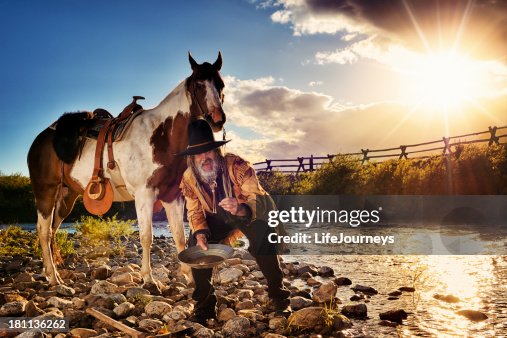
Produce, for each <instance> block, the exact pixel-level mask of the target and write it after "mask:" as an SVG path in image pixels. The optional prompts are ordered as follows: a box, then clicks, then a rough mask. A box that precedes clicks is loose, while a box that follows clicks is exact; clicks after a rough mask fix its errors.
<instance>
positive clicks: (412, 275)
mask: <svg viewBox="0 0 507 338" xmlns="http://www.w3.org/2000/svg"><path fill="white" fill-rule="evenodd" d="M165 224H166V223H164V222H157V223H155V224H154V235H155V236H166V237H170V233H169V231H168V229H167V227H166V225H165ZM22 227H23V228H24V229H26V230H34V229H35V225H34V224H23V225H22ZM62 228H63V229H64V230H67V231H69V232H73V231H74V230H73V224H63V225H62ZM186 228H187V227H186ZM186 230H187V233H188V229H186ZM414 232H417V229H414ZM463 235H464V234H463V233H462V232H456V234H455V236H456V238H458V237H461V238H462V237H463ZM491 243H494V244H495V245H491ZM481 245H483V246H484V247H487V248H490V250H488V251H493V250H494V249H495V248H498V245H505V243H503V242H502V243H500V244H499V243H498V241H495V240H489V241H488V239H487V238H484V237H482V242H481ZM309 253H312V252H311V251H310V252H309ZM489 253H493V252H489ZM283 259H284V261H286V262H294V261H297V262H305V263H310V264H315V265H317V266H323V265H327V266H329V267H332V268H333V269H334V271H335V275H336V276H337V277H340V276H343V277H348V278H350V279H351V280H352V284H353V285H355V284H361V285H367V286H371V287H374V288H375V289H377V290H378V292H379V294H377V295H374V296H372V297H371V298H370V299H369V302H368V303H367V304H366V305H367V307H368V319H366V320H353V322H354V326H353V328H352V329H350V330H349V332H350V333H351V334H352V336H354V337H365V336H369V337H414V336H415V337H507V255H493V254H489V255H336V254H335V255H333V254H319V255H284V256H283ZM293 283H294V284H295V285H297V286H300V287H302V288H306V287H308V286H307V285H306V283H305V282H304V281H303V280H300V279H296V280H294V281H293ZM403 286H409V287H414V288H415V292H403V293H402V295H401V296H399V299H397V300H388V299H387V298H388V295H387V294H388V293H390V292H392V291H395V290H397V289H398V288H399V287H403ZM353 294H354V292H353V291H352V290H351V289H350V287H348V286H341V287H339V288H338V294H337V297H338V298H340V299H341V301H342V302H343V303H344V304H347V303H352V302H350V301H349V298H350V297H351V296H352V295H353ZM435 294H442V295H453V296H456V297H458V298H459V302H457V303H446V302H444V301H440V300H437V299H435V298H434V295H435ZM389 309H404V310H405V311H406V312H408V313H409V316H408V319H407V320H405V321H404V324H403V325H401V326H398V328H391V327H384V326H380V325H378V322H379V313H380V312H384V311H387V310H389ZM459 310H478V311H481V312H483V313H484V314H486V315H487V316H488V319H487V320H484V321H481V322H473V321H470V320H469V319H467V318H465V317H463V316H461V315H459V314H457V311H459Z"/></svg>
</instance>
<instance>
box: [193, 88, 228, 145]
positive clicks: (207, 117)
mask: <svg viewBox="0 0 507 338" xmlns="http://www.w3.org/2000/svg"><path fill="white" fill-rule="evenodd" d="M196 91H197V88H196V85H195V83H194V81H192V82H191V86H190V96H191V98H192V101H195V102H197V106H198V107H199V110H200V112H201V115H202V116H204V119H205V120H208V119H211V120H212V121H213V116H211V114H210V113H209V112H208V114H206V113H205V110H204V109H203V108H202V105H201V101H200V100H199V99H198V98H197V94H196ZM222 131H223V134H222V138H223V140H224V141H225V137H226V134H227V133H226V131H225V126H222Z"/></svg>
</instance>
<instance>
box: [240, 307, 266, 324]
mask: <svg viewBox="0 0 507 338" xmlns="http://www.w3.org/2000/svg"><path fill="white" fill-rule="evenodd" d="M238 316H242V317H245V318H247V319H250V320H251V321H252V322H254V323H255V322H260V321H263V320H265V317H264V316H263V314H262V312H261V311H260V310H259V309H247V310H239V311H238Z"/></svg>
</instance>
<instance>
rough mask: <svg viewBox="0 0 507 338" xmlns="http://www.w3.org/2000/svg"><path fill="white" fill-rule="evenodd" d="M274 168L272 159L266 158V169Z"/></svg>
mask: <svg viewBox="0 0 507 338" xmlns="http://www.w3.org/2000/svg"><path fill="white" fill-rule="evenodd" d="M271 170H273V167H272V166H271V160H268V159H266V171H271Z"/></svg>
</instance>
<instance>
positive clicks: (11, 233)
mask: <svg viewBox="0 0 507 338" xmlns="http://www.w3.org/2000/svg"><path fill="white" fill-rule="evenodd" d="M56 244H57V246H58V248H59V249H60V255H62V257H63V258H65V257H67V256H69V255H71V254H74V253H75V252H76V251H75V249H74V242H73V241H72V239H70V238H69V234H68V233H67V232H66V231H64V230H60V231H57V233H56ZM0 256H33V257H37V258H40V257H42V250H41V248H40V245H39V239H38V237H37V233H34V232H28V231H25V230H23V229H22V228H21V227H20V226H17V225H10V226H9V227H7V228H6V229H4V230H0Z"/></svg>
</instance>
